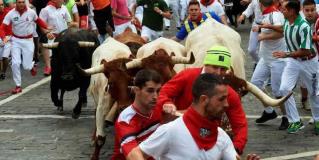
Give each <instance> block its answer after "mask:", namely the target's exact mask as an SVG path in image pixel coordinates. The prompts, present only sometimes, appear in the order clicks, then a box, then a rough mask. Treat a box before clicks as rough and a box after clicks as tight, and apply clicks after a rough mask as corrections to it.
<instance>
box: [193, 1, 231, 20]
mask: <svg viewBox="0 0 319 160" xmlns="http://www.w3.org/2000/svg"><path fill="white" fill-rule="evenodd" d="M198 1H200V3H199V4H200V10H201V12H202V13H206V12H212V11H213V12H215V13H216V14H217V15H218V16H219V17H220V19H221V21H222V23H223V24H225V25H228V23H227V18H226V15H225V11H224V8H223V6H222V5H221V4H220V3H219V2H218V1H217V0H198Z"/></svg>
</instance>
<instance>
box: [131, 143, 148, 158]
mask: <svg viewBox="0 0 319 160" xmlns="http://www.w3.org/2000/svg"><path fill="white" fill-rule="evenodd" d="M148 157H149V156H148V155H146V154H145V153H144V152H143V151H142V150H141V149H140V147H139V146H137V147H135V148H134V149H132V151H131V152H130V153H129V154H128V155H127V157H126V160H145V159H147V158H148Z"/></svg>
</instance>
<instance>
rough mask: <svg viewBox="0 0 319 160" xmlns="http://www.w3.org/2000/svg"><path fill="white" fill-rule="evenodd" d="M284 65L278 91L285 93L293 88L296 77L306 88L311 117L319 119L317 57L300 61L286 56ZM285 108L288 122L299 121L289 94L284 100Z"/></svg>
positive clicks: (294, 104)
mask: <svg viewBox="0 0 319 160" xmlns="http://www.w3.org/2000/svg"><path fill="white" fill-rule="evenodd" d="M286 59H287V60H286V67H285V68H284V71H283V73H282V77H281V82H282V83H281V85H280V92H281V93H282V95H287V94H288V93H289V92H291V91H292V90H293V88H294V87H295V85H296V83H297V81H298V79H300V81H301V83H303V84H304V85H305V87H306V88H307V90H308V96H309V99H310V105H311V111H312V117H313V119H314V120H315V121H317V122H318V121H319V94H318V67H319V65H318V57H315V58H312V59H311V60H306V61H301V60H296V59H293V58H286ZM285 108H286V112H287V116H288V120H289V122H298V121H300V117H299V113H298V110H297V107H296V102H295V99H294V98H293V96H291V97H290V98H289V99H288V100H287V101H286V102H285Z"/></svg>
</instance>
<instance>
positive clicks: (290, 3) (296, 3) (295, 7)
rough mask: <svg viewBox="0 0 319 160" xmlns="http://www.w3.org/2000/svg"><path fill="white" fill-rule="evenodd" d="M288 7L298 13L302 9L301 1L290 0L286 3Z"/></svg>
mask: <svg viewBox="0 0 319 160" xmlns="http://www.w3.org/2000/svg"><path fill="white" fill-rule="evenodd" d="M286 8H287V9H293V10H294V11H295V13H296V14H297V15H298V14H299V11H300V2H299V1H298V0H289V1H288V3H287V4H286Z"/></svg>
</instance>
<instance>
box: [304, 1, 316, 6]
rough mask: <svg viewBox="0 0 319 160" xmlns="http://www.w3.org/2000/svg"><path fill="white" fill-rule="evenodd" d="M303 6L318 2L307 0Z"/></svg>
mask: <svg viewBox="0 0 319 160" xmlns="http://www.w3.org/2000/svg"><path fill="white" fill-rule="evenodd" d="M302 5H303V6H307V5H316V2H315V1H314V0H305V1H303V3H302Z"/></svg>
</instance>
